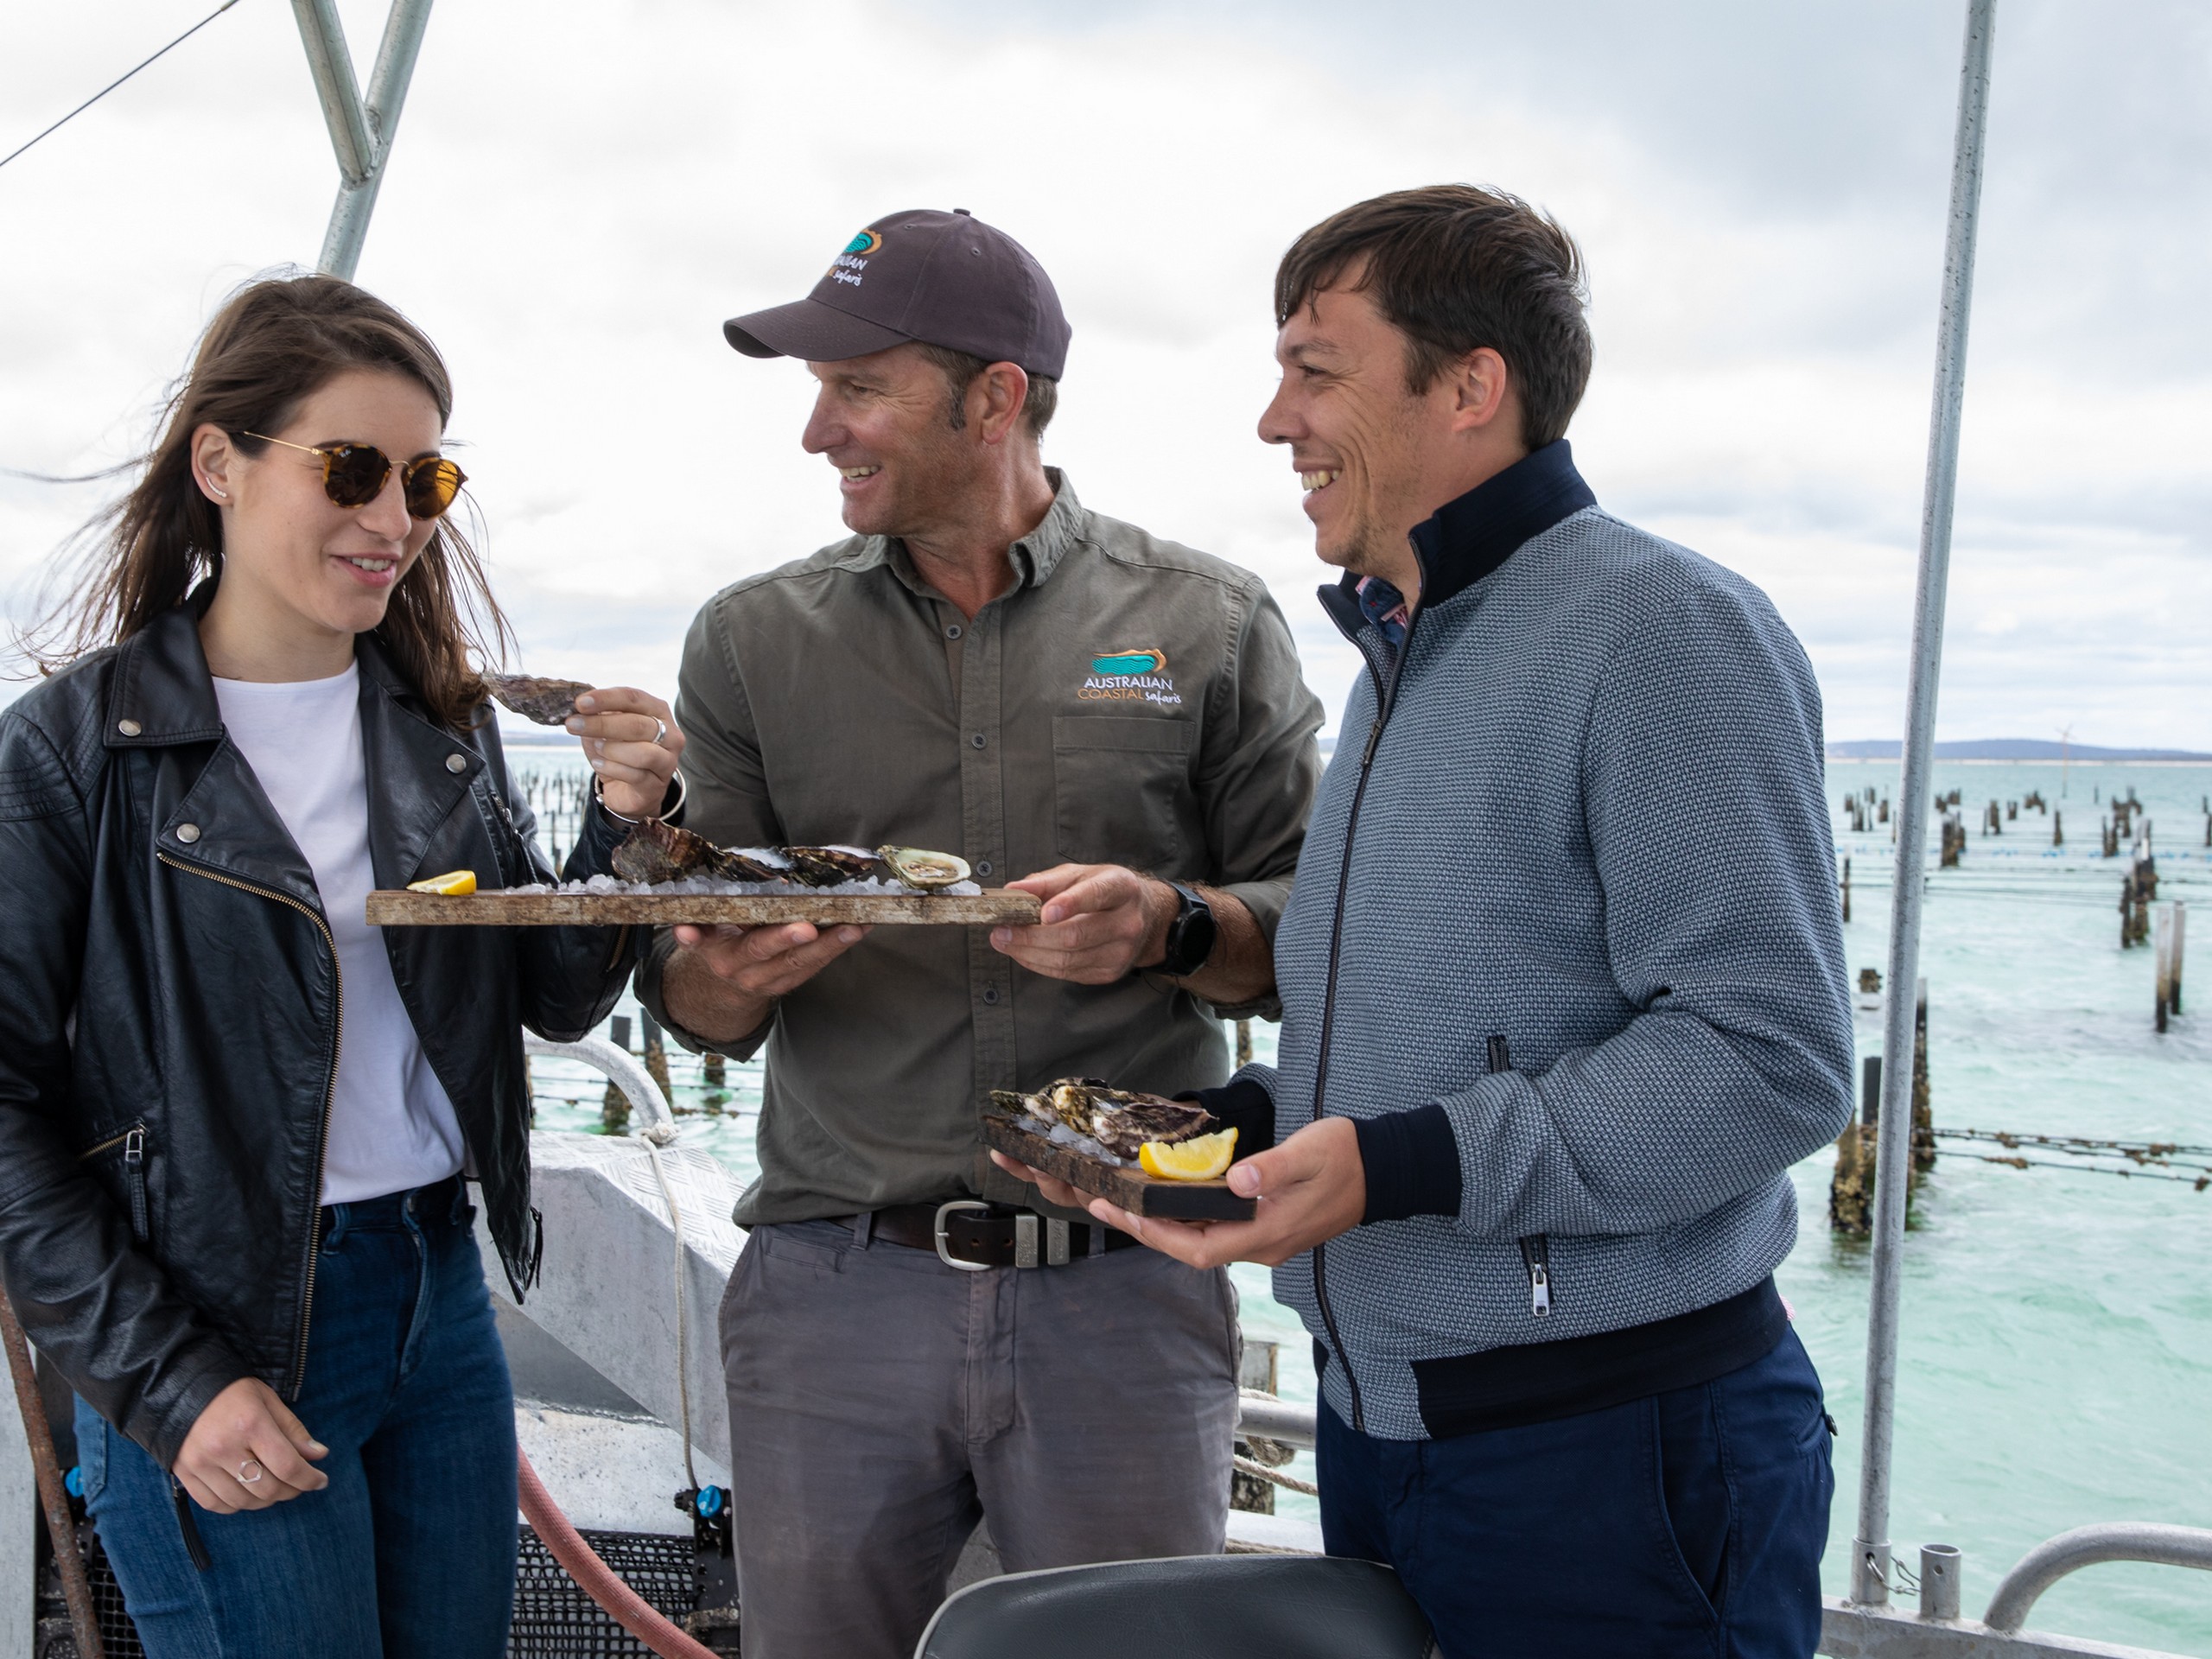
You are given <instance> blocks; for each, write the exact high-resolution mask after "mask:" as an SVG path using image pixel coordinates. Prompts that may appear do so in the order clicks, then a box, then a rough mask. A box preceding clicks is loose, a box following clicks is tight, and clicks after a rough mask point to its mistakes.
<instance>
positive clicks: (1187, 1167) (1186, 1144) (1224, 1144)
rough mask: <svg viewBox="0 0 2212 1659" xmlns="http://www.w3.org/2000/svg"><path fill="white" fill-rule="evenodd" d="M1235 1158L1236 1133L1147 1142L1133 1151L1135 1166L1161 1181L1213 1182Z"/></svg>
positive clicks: (1231, 1130)
mask: <svg viewBox="0 0 2212 1659" xmlns="http://www.w3.org/2000/svg"><path fill="white" fill-rule="evenodd" d="M1235 1156H1236V1130H1234V1129H1223V1130H1221V1131H1219V1132H1218V1133H1217V1134H1214V1135H1193V1136H1192V1137H1191V1139H1189V1140H1188V1141H1146V1142H1145V1143H1144V1144H1143V1145H1142V1146H1141V1147H1138V1148H1137V1162H1138V1163H1139V1164H1140V1165H1141V1166H1143V1168H1144V1173H1146V1174H1147V1175H1155V1176H1158V1177H1159V1178H1160V1179H1161V1180H1163V1181H1216V1180H1219V1179H1221V1175H1222V1172H1223V1171H1224V1170H1226V1169H1227V1168H1228V1167H1229V1162H1230V1159H1232V1158H1234V1157H1235Z"/></svg>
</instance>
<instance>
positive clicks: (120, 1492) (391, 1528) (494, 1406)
mask: <svg viewBox="0 0 2212 1659" xmlns="http://www.w3.org/2000/svg"><path fill="white" fill-rule="evenodd" d="M474 1214H475V1211H474V1209H473V1208H472V1207H471V1206H470V1205H469V1202H468V1198H467V1189H466V1188H465V1187H464V1186H463V1185H461V1182H460V1181H459V1180H458V1179H454V1180H451V1181H442V1182H440V1183H438V1184H437V1185H435V1186H429V1187H423V1188H419V1189H417V1190H416V1192H410V1193H393V1194H391V1195H390V1196H388V1197H385V1198H370V1199H367V1200H365V1201H364V1202H361V1203H359V1204H338V1205H331V1206H329V1208H328V1209H327V1210H326V1211H324V1217H323V1239H322V1246H321V1252H322V1253H321V1261H320V1262H319V1263H318V1264H317V1267H316V1270H315V1303H314V1308H313V1318H312V1319H310V1321H309V1323H308V1365H307V1382H306V1386H305V1387H304V1388H303V1389H302V1390H301V1393H300V1397H299V1399H298V1400H296V1401H295V1402H292V1408H293V1410H294V1411H295V1412H296V1414H298V1416H299V1419H300V1421H302V1422H303V1423H305V1424H306V1425H307V1427H308V1432H309V1433H312V1434H314V1435H315V1438H316V1439H318V1440H321V1441H322V1443H323V1444H324V1445H326V1446H328V1447H329V1448H330V1452H329V1455H327V1457H325V1458H324V1459H322V1460H321V1463H320V1464H319V1465H317V1467H319V1468H321V1470H322V1471H323V1472H324V1473H325V1474H327V1475H328V1476H329V1477H330V1484H329V1485H328V1486H327V1487H325V1488H324V1489H323V1490H322V1491H319V1492H308V1493H306V1494H304V1495H302V1496H301V1497H296V1498H292V1499H289V1501H287V1502H285V1503H276V1504H272V1505H270V1507H269V1508H268V1509H265V1510H241V1511H240V1512H238V1514H235V1515H214V1514H211V1513H210V1512H209V1511H207V1510H202V1509H200V1508H199V1507H198V1506H197V1505H194V1508H193V1510H192V1516H193V1520H194V1523H195V1524H196V1526H197V1527H198V1529H199V1532H200V1538H201V1540H202V1541H204V1543H205V1544H206V1546H207V1554H208V1556H209V1558H210V1559H209V1566H208V1568H207V1571H206V1572H204V1573H202V1572H199V1571H197V1570H195V1569H194V1567H193V1564H192V1561H191V1559H190V1557H189V1555H188V1554H187V1552H186V1548H185V1543H184V1538H183V1534H182V1532H181V1529H180V1528H179V1525H178V1522H177V1513H176V1509H175V1501H174V1499H173V1497H172V1495H171V1492H170V1488H169V1478H168V1474H167V1472H165V1471H163V1470H162V1467H161V1465H159V1464H157V1463H156V1462H155V1461H154V1459H153V1458H152V1457H150V1456H149V1454H148V1453H147V1452H145V1451H144V1450H143V1448H142V1447H140V1446H138V1445H137V1443H136V1442H134V1441H132V1440H129V1439H127V1438H125V1437H124V1435H122V1434H121V1433H118V1432H117V1431H116V1430H114V1429H113V1428H111V1427H109V1426H108V1424H107V1423H106V1421H105V1420H103V1419H102V1418H101V1417H100V1416H99V1414H97V1413H96V1412H94V1411H93V1410H92V1408H91V1407H89V1406H87V1405H86V1404H85V1403H84V1402H83V1401H81V1400H80V1401H79V1402H77V1446H78V1460H79V1464H80V1465H81V1466H82V1468H83V1470H84V1479H85V1497H86V1503H87V1504H88V1505H89V1507H90V1509H91V1510H92V1518H93V1520H94V1521H95V1522H97V1523H98V1525H99V1535H100V1542H101V1543H102V1545H103V1546H105V1548H106V1550H107V1554H108V1559H109V1560H111V1562H112V1563H113V1564H114V1567H115V1576H116V1580H117V1582H118V1584H119V1585H120V1586H122V1589H123V1598H124V1605H125V1606H126V1607H128V1608H129V1610H130V1616H131V1618H133V1619H134V1620H135V1621H136V1622H137V1626H138V1632H139V1635H140V1636H141V1637H143V1639H144V1641H145V1644H146V1651H147V1653H148V1654H149V1656H151V1659H299V1656H304V1655H310V1654H312V1655H314V1656H315V1659H416V1656H422V1659H430V1656H434V1655H435V1656H437V1659H498V1656H499V1655H502V1654H504V1653H505V1650H506V1644H507V1627H508V1625H509V1624H510V1622H511V1620H512V1608H513V1603H514V1579H515V1544H516V1536H517V1530H516V1520H515V1417H514V1395H513V1391H512V1387H511V1386H510V1384H509V1382H508V1379H507V1361H506V1354H505V1351H504V1350H503V1349H502V1348H501V1347H500V1345H499V1335H498V1332H496V1330H495V1329H494V1328H493V1322H492V1303H491V1298H490V1295H489V1294H488V1293H487V1292H486V1289H485V1287H484V1268H483V1263H482V1261H481V1260H480V1257H479V1255H478V1254H477V1249H476V1239H475V1236H474V1233H473V1232H472V1231H471V1230H470V1222H471V1220H472V1218H473V1217H474Z"/></svg>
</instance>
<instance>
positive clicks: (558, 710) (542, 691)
mask: <svg viewBox="0 0 2212 1659" xmlns="http://www.w3.org/2000/svg"><path fill="white" fill-rule="evenodd" d="M484 689H485V690H487V691H489V692H490V693H491V694H492V695H493V696H495V697H497V698H498V699H499V701H500V702H502V703H504V704H505V706H506V707H507V708H509V709H512V710H513V711H514V712H515V713H516V714H518V715H521V716H522V717H523V718H524V720H534V721H537V723H538V724H539V725H540V726H559V725H561V724H563V723H564V722H565V721H567V720H568V718H569V715H573V714H575V712H576V699H577V698H578V697H580V696H583V694H584V693H585V692H587V691H589V690H594V687H592V686H590V685H588V684H586V683H584V682H583V681H582V680H543V679H539V678H538V677H537V676H535V675H531V674H486V676H485V677H484Z"/></svg>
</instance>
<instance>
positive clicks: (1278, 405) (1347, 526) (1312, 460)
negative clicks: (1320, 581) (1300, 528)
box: [1260, 270, 1450, 575]
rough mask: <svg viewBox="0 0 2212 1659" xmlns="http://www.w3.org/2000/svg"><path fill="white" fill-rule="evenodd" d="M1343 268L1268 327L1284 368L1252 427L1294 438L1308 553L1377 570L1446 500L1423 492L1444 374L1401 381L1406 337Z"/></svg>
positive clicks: (1446, 393) (1273, 439)
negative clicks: (1424, 387)
mask: <svg viewBox="0 0 2212 1659" xmlns="http://www.w3.org/2000/svg"><path fill="white" fill-rule="evenodd" d="M1358 278H1359V272H1358V271H1357V270H1351V271H1348V272H1346V273H1344V275H1343V276H1342V277H1339V278H1338V280H1337V281H1336V282H1335V283H1333V284H1332V285H1331V286H1330V287H1327V288H1325V289H1320V290H1319V292H1317V293H1316V294H1315V295H1314V296H1313V301H1312V302H1311V303H1310V304H1307V305H1305V306H1301V307H1300V308H1299V309H1298V310H1297V311H1296V312H1294V313H1293V314H1292V315H1291V317H1290V319H1289V321H1287V322H1285V323H1284V324H1283V326H1282V328H1281V331H1280V332H1279V333H1278V334H1276V336H1275V360H1276V361H1277V362H1278V363H1279V364H1280V365H1281V367H1282V382H1281V385H1279V386H1278V387H1277V388H1276V390H1275V395H1274V398H1273V400H1272V401H1270V402H1269V404H1268V408H1267V412H1266V413H1265V414H1264V415H1262V416H1261V419H1260V435H1261V437H1262V438H1263V439H1265V440H1266V441H1267V442H1269V443H1285V444H1288V445H1289V446H1290V457H1291V465H1292V466H1293V467H1294V468H1295V469H1296V470H1297V472H1298V474H1299V481H1300V483H1301V484H1302V485H1303V486H1305V490H1306V504H1305V505H1306V517H1307V518H1310V519H1312V520H1313V550H1314V551H1315V552H1316V553H1317V554H1319V556H1320V557H1321V559H1322V560H1323V561H1324V562H1325V563H1329V564H1333V565H1339V566H1341V567H1343V568H1344V569H1347V570H1350V571H1351V572H1353V573H1354V574H1356V575H1375V574H1378V573H1379V572H1380V571H1381V570H1382V569H1384V568H1386V567H1389V566H1391V565H1394V564H1395V563H1397V562H1398V561H1399V559H1400V558H1402V556H1403V549H1404V547H1405V541H1406V532H1407V531H1409V530H1411V529H1412V528H1413V526H1414V525H1415V524H1419V523H1420V522H1421V520H1422V519H1424V518H1427V517H1428V515H1429V514H1430V513H1432V512H1435V510H1436V509H1437V508H1438V507H1439V506H1440V505H1443V504H1442V503H1441V502H1440V501H1432V500H1430V499H1428V486H1427V478H1428V474H1429V472H1430V470H1431V468H1430V467H1429V465H1428V451H1429V448H1431V446H1432V444H1433V442H1434V439H1435V434H1436V431H1437V429H1438V426H1439V410H1437V409H1435V408H1432V407H1431V405H1432V404H1437V403H1438V401H1439V397H1440V395H1441V396H1442V397H1444V398H1446V399H1447V400H1448V398H1449V397H1450V387H1449V383H1448V380H1447V381H1446V382H1443V383H1440V385H1435V386H1432V387H1431V388H1429V390H1428V391H1426V392H1414V391H1408V390H1407V386H1406V371H1407V356H1406V337H1405V335H1404V334H1401V333H1400V332H1399V331H1398V330H1397V329H1396V328H1395V327H1393V326H1392V325H1391V324H1390V322H1389V321H1388V320H1387V319H1386V318H1385V317H1384V316H1383V313H1382V311H1381V310H1380V309H1379V308H1377V307H1376V303H1375V301H1374V298H1373V296H1371V295H1370V294H1368V293H1366V292H1364V291H1363V290H1361V289H1358V288H1357V287H1355V286H1354V284H1355V283H1357V281H1358Z"/></svg>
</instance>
